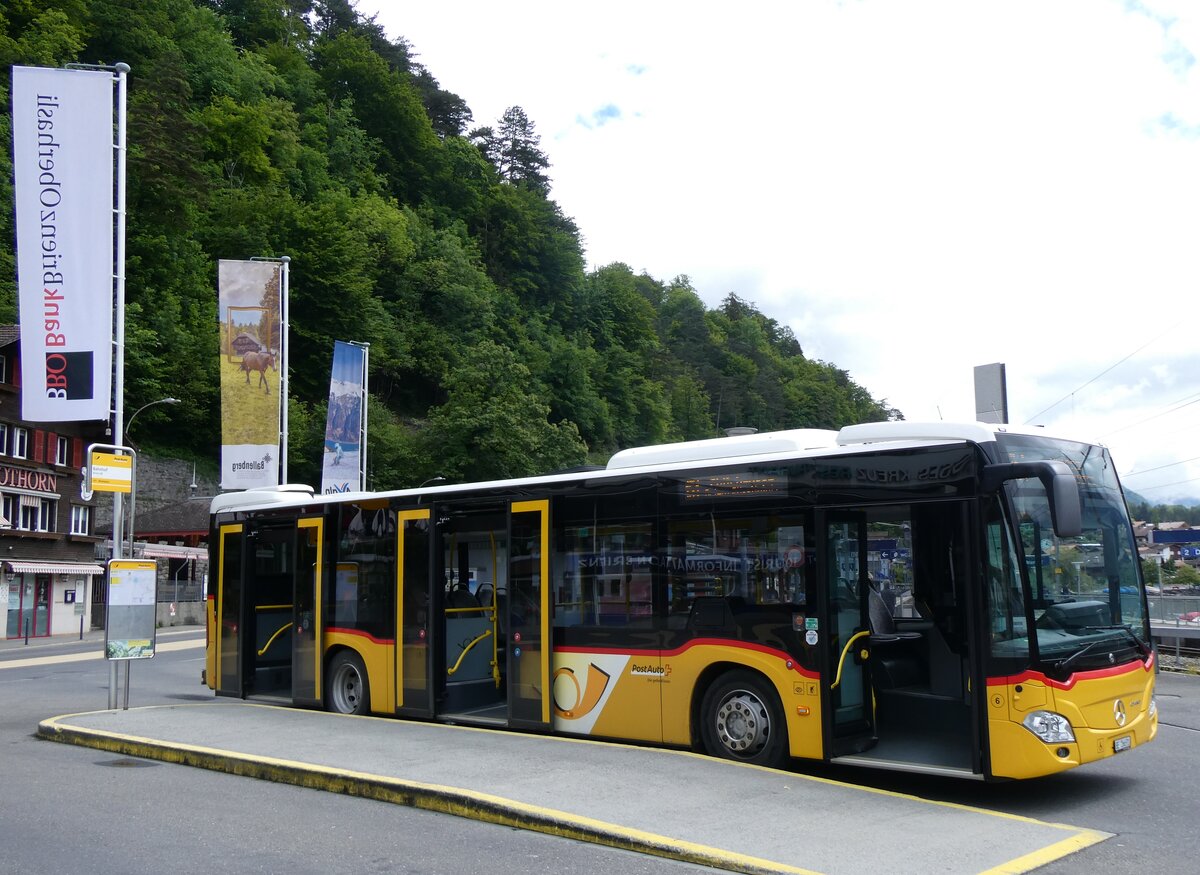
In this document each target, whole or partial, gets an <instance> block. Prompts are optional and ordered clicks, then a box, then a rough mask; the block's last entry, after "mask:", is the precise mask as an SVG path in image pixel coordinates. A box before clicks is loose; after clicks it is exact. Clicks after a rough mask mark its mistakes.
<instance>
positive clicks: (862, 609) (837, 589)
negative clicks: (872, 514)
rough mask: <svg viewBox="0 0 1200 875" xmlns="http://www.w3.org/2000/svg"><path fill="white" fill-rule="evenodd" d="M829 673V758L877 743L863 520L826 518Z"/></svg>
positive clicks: (825, 690)
mask: <svg viewBox="0 0 1200 875" xmlns="http://www.w3.org/2000/svg"><path fill="white" fill-rule="evenodd" d="M823 537H824V545H823V547H824V549H823V550H822V551H821V556H822V557H823V565H824V572H823V575H822V579H823V580H824V589H825V592H824V596H825V605H826V616H825V621H824V623H823V625H824V627H825V634H824V636H823V637H824V640H825V666H826V668H825V671H824V672H822V677H823V683H822V685H821V687H822V696H823V698H824V708H823V709H822V712H823V713H824V714H825V715H826V716H825V727H824V734H825V738H826V756H827V757H830V758H832V757H837V756H843V755H846V754H851V753H857V752H860V751H863V750H865V749H867V748H869V747H870V746H871V745H872V744H873V743H874V740H875V739H874V735H875V713H874V711H875V707H874V700H873V697H872V693H871V679H870V675H869V664H870V646H871V645H870V621H869V618H868V615H867V597H866V587H867V586H868V583H867V522H866V517H865V516H864V515H862V514H846V513H840V514H835V513H830V514H826V515H824V525H823Z"/></svg>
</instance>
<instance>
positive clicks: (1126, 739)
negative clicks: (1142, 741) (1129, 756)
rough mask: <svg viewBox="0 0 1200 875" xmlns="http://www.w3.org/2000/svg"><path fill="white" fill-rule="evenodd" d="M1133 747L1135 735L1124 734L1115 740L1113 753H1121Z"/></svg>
mask: <svg viewBox="0 0 1200 875" xmlns="http://www.w3.org/2000/svg"><path fill="white" fill-rule="evenodd" d="M1131 747H1133V736H1132V735H1122V736H1121V737H1120V738H1117V739H1114V740H1113V753H1120V752H1121V751H1123V750H1129V748H1131Z"/></svg>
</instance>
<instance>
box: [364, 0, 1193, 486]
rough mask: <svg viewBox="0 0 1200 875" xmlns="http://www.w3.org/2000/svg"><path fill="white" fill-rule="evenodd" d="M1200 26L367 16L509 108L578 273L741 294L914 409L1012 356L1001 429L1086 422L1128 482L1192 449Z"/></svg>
mask: <svg viewBox="0 0 1200 875" xmlns="http://www.w3.org/2000/svg"><path fill="white" fill-rule="evenodd" d="M381 7H382V4H381ZM359 8H360V11H362V12H364V13H366V14H370V13H371V11H372V9H371V7H370V4H369V2H362V3H360V6H359ZM1198 15H1200V13H1198V12H1197V10H1196V8H1195V6H1194V4H1193V3H1191V2H1188V0H1161V2H1160V0H1142V2H1096V0H1073V2H1070V0H1068V2H1055V3H1044V2H1033V0H1024V2H1021V0H1017V2H1000V0H996V2H992V3H986V4H984V3H972V4H964V3H961V2H949V0H947V2H907V3H892V2H872V0H864V2H845V3H834V2H828V3H815V2H812V3H804V4H778V3H765V2H749V3H743V4H740V5H738V6H737V7H731V6H729V5H728V4H716V3H697V2H666V0H659V2H652V3H644V2H640V3H633V2H627V0H610V2H607V3H605V4H602V5H595V4H593V5H589V6H582V5H578V4H569V3H561V2H549V0H544V2H533V0H515V2H513V3H509V4H504V5H497V4H491V3H482V2H464V3H459V4H455V5H451V6H447V5H444V4H443V5H440V6H439V5H438V4H425V5H423V6H421V7H416V6H413V7H407V5H406V7H402V8H401V9H399V10H395V9H393V8H392V7H390V6H388V7H387V8H380V14H379V19H378V20H379V21H380V23H381V24H383V25H384V26H385V28H386V29H387V31H388V34H389V35H390V36H392V37H399V36H403V37H405V38H406V39H408V40H409V41H410V42H411V43H412V45H413V47H414V49H415V50H416V52H417V53H418V60H420V61H421V62H422V63H424V64H425V65H426V66H427V67H428V68H429V70H430V71H431V72H432V73H433V75H434V76H436V77H437V78H438V80H439V81H440V82H441V84H442V86H443V87H444V88H446V89H447V90H450V91H453V92H455V93H457V94H459V95H460V96H461V97H463V98H464V99H465V100H466V101H467V103H468V105H469V106H470V107H471V109H472V110H473V112H474V114H475V123H476V124H491V123H493V122H494V121H495V120H496V119H498V118H499V117H500V115H501V114H502V113H503V111H504V109H505V108H507V107H508V106H511V105H519V106H522V107H523V108H524V109H525V111H526V112H527V113H528V115H529V117H530V118H531V119H532V120H533V122H534V123H535V125H536V126H537V130H538V131H539V132H540V133H541V135H542V145H543V148H544V150H545V151H546V152H547V153H548V155H549V157H550V160H551V162H552V166H551V168H550V176H551V179H552V181H553V196H554V197H555V199H556V200H558V202H559V203H560V204H561V205H562V207H563V209H564V211H565V212H566V213H567V214H568V215H570V216H572V217H573V218H574V219H575V220H576V222H577V223H578V225H579V227H580V229H581V231H582V233H583V235H584V238H585V243H586V246H587V256H588V260H589V263H590V264H591V265H593V266H599V265H603V264H607V263H610V262H613V261H623V262H625V263H627V264H629V265H631V266H632V267H633V268H634V269H636V270H646V271H648V272H649V273H650V274H652V275H653V276H655V277H657V278H659V279H663V280H669V279H671V278H672V277H674V276H676V275H678V274H687V275H688V276H689V277H690V278H691V279H692V282H693V284H694V286H695V287H696V289H697V291H698V292H699V293H700V294H701V295H702V296H703V297H704V298H705V299H706V300H707V301H708V303H709V304H710V305H713V304H715V303H717V302H718V301H719V300H720V299H721V298H722V297H724V296H725V295H726V294H728V293H729V292H736V293H737V294H738V295H739V296H740V297H743V298H745V299H747V300H752V301H755V302H756V303H757V304H758V305H759V307H760V308H761V309H763V310H764V311H765V312H766V313H768V315H770V316H772V317H773V318H775V319H778V320H779V321H780V322H782V323H785V324H787V325H789V326H791V327H792V329H793V330H794V331H795V333H796V336H797V338H798V339H799V340H800V343H801V345H802V346H803V348H804V350H805V353H806V354H807V355H810V356H812V357H815V358H820V359H824V360H826V361H830V362H833V363H834V364H836V365H837V366H839V367H841V368H844V369H846V370H848V371H849V372H850V374H851V376H852V377H853V378H854V379H855V380H856V381H857V382H859V383H861V384H862V385H864V386H865V387H866V388H867V389H868V391H870V392H871V393H872V394H873V395H875V396H876V397H880V398H886V399H887V400H888V402H889V403H890V404H892V405H893V406H896V407H898V408H900V409H901V410H902V411H903V412H904V413H905V415H906V416H907V417H908V418H910V419H932V418H938V417H939V416H940V417H943V418H947V419H951V418H970V417H973V415H974V384H973V367H974V366H975V365H979V364H986V363H990V362H996V361H1000V362H1005V363H1006V364H1007V371H1008V378H1009V404H1010V410H1011V413H1012V419H1013V421H1015V422H1024V421H1026V420H1027V419H1029V418H1031V417H1033V416H1034V415H1035V414H1039V419H1041V420H1043V421H1045V423H1046V424H1047V426H1048V427H1054V428H1061V429H1063V430H1066V431H1068V432H1070V433H1072V434H1080V435H1081V436H1100V437H1105V436H1106V435H1108V436H1110V437H1109V438H1108V440H1109V442H1110V444H1111V445H1112V447H1113V450H1114V454H1116V456H1117V461H1118V468H1119V469H1120V470H1121V471H1123V472H1131V471H1134V470H1137V469H1138V468H1139V467H1149V466H1150V463H1151V462H1154V463H1155V464H1166V463H1167V462H1171V461H1179V460H1182V459H1185V458H1190V457H1192V456H1196V455H1200V452H1197V451H1196V450H1194V449H1192V448H1193V447H1195V446H1196V443H1195V442H1194V440H1193V438H1192V433H1193V430H1194V428H1195V427H1198V426H1200V404H1193V405H1190V406H1184V407H1182V408H1180V409H1179V410H1178V411H1176V412H1174V413H1171V414H1167V415H1162V414H1163V411H1165V410H1168V409H1170V407H1171V405H1172V404H1173V403H1175V402H1177V401H1178V400H1179V399H1180V398H1183V397H1186V396H1187V395H1188V393H1189V392H1190V393H1200V360H1198V359H1200V356H1198V355H1197V353H1196V351H1195V349H1194V346H1193V344H1192V341H1191V337H1192V336H1193V333H1194V332H1191V331H1190V326H1189V325H1188V317H1189V315H1190V313H1191V312H1193V311H1194V306H1193V304H1192V302H1193V301H1194V300H1195V295H1196V292H1197V279H1198V275H1200V270H1198V268H1200V247H1198V246H1197V245H1196V243H1195V241H1196V240H1197V239H1200V212H1198V211H1197V209H1196V206H1195V205H1196V204H1197V203H1200V160H1198V159H1200V154H1198V150H1200V99H1198V98H1200V72H1198V69H1200V65H1198V64H1197V63H1196V58H1197V57H1198V56H1200V17H1198ZM465 21H469V22H470V24H469V26H464V22H465ZM1155 338H1157V342H1154V343H1150V344H1149V345H1148V346H1146V348H1145V349H1143V350H1141V351H1140V352H1137V354H1136V355H1133V356H1131V357H1130V358H1129V360H1128V361H1127V362H1124V363H1122V364H1121V365H1119V366H1118V367H1115V368H1112V370H1111V371H1110V372H1108V373H1107V374H1105V375H1104V376H1103V377H1101V378H1099V379H1096V378H1097V375H1099V374H1101V373H1102V372H1105V371H1106V369H1108V368H1110V367H1112V366H1113V365H1114V364H1115V363H1117V362H1119V361H1120V360H1121V359H1122V358H1124V357H1126V356H1129V355H1130V354H1131V353H1133V352H1134V351H1135V350H1138V349H1139V347H1142V346H1143V345H1146V344H1148V342H1150V341H1152V340H1154V339H1155ZM1092 380H1095V382H1089V381H1092ZM1064 397H1065V398H1066V399H1067V400H1066V401H1064V402H1063V403H1061V404H1058V405H1057V406H1055V407H1054V408H1053V409H1052V410H1050V411H1047V412H1046V413H1045V414H1044V415H1041V411H1043V409H1044V408H1046V407H1047V406H1049V405H1051V404H1053V403H1054V402H1055V401H1058V400H1059V399H1061V398H1064ZM1136 423H1142V424H1140V425H1135V424H1136ZM1155 477H1159V478H1160V479H1157V480H1155V484H1158V483H1175V482H1181V481H1188V480H1194V482H1190V483H1184V484H1183V485H1180V486H1179V487H1177V488H1176V487H1171V488H1163V489H1157V490H1154V491H1152V492H1149V493H1148V495H1149V497H1151V498H1154V499H1161V500H1166V499H1168V498H1174V497H1177V496H1179V495H1185V494H1191V495H1200V464H1197V463H1195V462H1191V463H1188V464H1185V465H1179V466H1175V467H1173V468H1169V469H1163V470H1160V471H1157V472H1155V474H1154V475H1145V478H1144V479H1143V478H1141V477H1137V478H1132V479H1131V481H1130V483H1129V484H1128V485H1130V486H1131V487H1133V488H1135V489H1136V488H1138V487H1139V486H1143V485H1144V486H1150V485H1152V484H1151V483H1150V482H1149V481H1150V480H1152V479H1154V478H1155Z"/></svg>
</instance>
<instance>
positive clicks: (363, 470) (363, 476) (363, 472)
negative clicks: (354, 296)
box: [357, 343, 371, 492]
mask: <svg viewBox="0 0 1200 875" xmlns="http://www.w3.org/2000/svg"><path fill="white" fill-rule="evenodd" d="M357 346H361V347H362V349H363V365H362V400H361V402H360V403H361V405H362V416H360V417H359V421H360V422H361V424H362V425H361V428H360V429H359V432H358V489H359V491H360V492H366V491H367V399H368V398H370V397H371V395H370V393H369V392H368V391H367V382H368V380H369V379H370V376H369V373H368V372H369V362H370V358H371V344H369V343H360V344H357Z"/></svg>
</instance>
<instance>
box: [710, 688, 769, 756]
mask: <svg viewBox="0 0 1200 875" xmlns="http://www.w3.org/2000/svg"><path fill="white" fill-rule="evenodd" d="M716 730H717V738H718V739H720V741H721V746H722V747H723V748H725V750H726V751H728V752H729V754H730V755H732V756H735V757H738V758H739V759H746V758H749V757H753V756H755V755H756V754H758V753H760V752H761V751H762V749H763V748H764V747H766V745H767V740H768V739H769V738H770V737H771V712H770V711H769V710H768V709H767V705H766V703H765V702H763V700H762V699H760V698H759V697H758V696H756V695H755V694H754V693H752V692H750V691H748V690H734V691H733V692H731V693H730V694H729V695H727V696H726V697H725V698H724V699H722V700H721V704H720V705H719V706H718V707H717V713H716Z"/></svg>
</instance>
